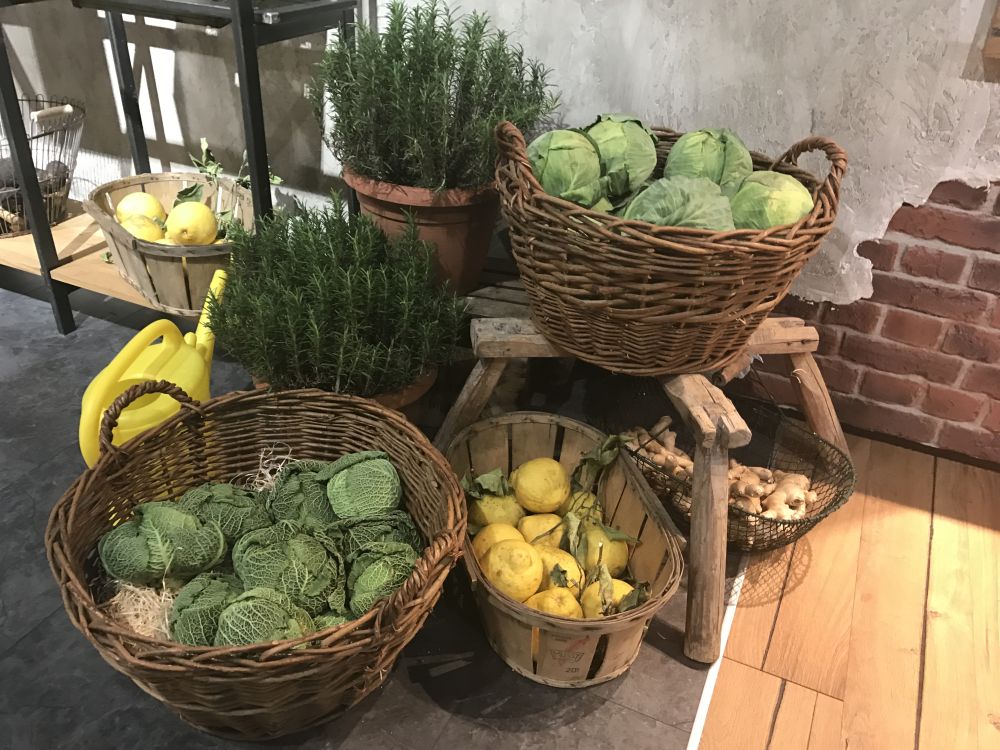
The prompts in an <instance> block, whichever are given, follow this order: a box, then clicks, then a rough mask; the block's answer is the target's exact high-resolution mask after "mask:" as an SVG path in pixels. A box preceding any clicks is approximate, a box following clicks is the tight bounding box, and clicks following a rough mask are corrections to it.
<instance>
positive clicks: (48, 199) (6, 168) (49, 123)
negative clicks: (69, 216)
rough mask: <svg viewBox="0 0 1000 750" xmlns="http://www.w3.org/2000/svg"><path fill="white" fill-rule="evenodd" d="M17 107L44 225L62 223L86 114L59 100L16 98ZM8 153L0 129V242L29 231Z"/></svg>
mask: <svg viewBox="0 0 1000 750" xmlns="http://www.w3.org/2000/svg"><path fill="white" fill-rule="evenodd" d="M18 104H19V106H20V110H21V119H22V121H23V122H24V130H25V133H26V134H27V136H28V147H29V149H30V150H31V160H32V162H33V164H34V168H35V174H36V176H37V177H38V186H39V187H40V188H41V191H42V202H43V203H44V205H45V212H46V215H47V218H48V222H49V224H56V223H58V222H60V221H62V220H63V219H65V218H66V213H67V209H68V203H69V188H70V183H71V182H72V181H73V170H74V169H76V155H77V153H78V152H79V150H80V136H81V134H82V133H83V121H84V118H85V116H86V112H85V110H84V108H83V105H82V104H80V102H77V101H75V100H73V99H67V98H62V97H52V96H45V95H39V96H31V97H22V98H20V99H18ZM11 147H12V144H11V142H10V139H9V138H8V136H7V133H6V132H4V129H3V126H0V237H12V236H14V235H18V234H25V233H27V232H30V231H31V223H30V221H29V219H28V211H27V207H26V205H25V203H26V202H25V198H24V192H23V190H22V186H21V185H20V184H19V180H18V176H17V171H16V170H15V169H14V159H13V155H12V153H11ZM23 166H24V167H26V168H27V169H31V167H32V165H31V164H27V165H23Z"/></svg>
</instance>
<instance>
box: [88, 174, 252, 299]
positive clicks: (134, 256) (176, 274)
mask: <svg viewBox="0 0 1000 750" xmlns="http://www.w3.org/2000/svg"><path fill="white" fill-rule="evenodd" d="M198 184H200V185H203V186H204V187H203V188H202V190H203V194H202V200H201V202H202V203H204V204H206V205H207V206H209V207H210V208H211V209H212V210H214V211H215V212H216V213H217V214H218V213H222V212H223V211H229V210H232V212H233V218H234V219H235V220H237V221H239V222H241V223H242V224H243V226H245V227H246V228H247V229H250V228H252V227H253V222H254V217H253V198H252V196H251V194H250V191H249V190H247V189H246V188H243V187H240V186H239V185H237V184H236V182H235V181H234V180H232V179H230V178H228V177H221V178H219V179H218V181H217V182H216V181H213V180H212V179H211V178H209V177H208V176H207V175H203V174H198V173H197V172H166V173H163V174H141V175H137V176H135V177H125V178H123V179H120V180H114V181H113V182H108V183H105V184H104V185H101V186H100V187H98V188H97V189H95V190H94V191H93V192H92V193H91V194H90V199H89V200H87V201H84V204H83V207H84V208H85V209H86V211H87V213H89V214H90V215H91V216H93V217H94V220H95V221H96V222H97V223H98V224H99V225H100V226H101V230H102V231H103V232H104V239H105V240H107V243H108V250H110V251H111V257H112V259H113V260H114V262H115V265H116V266H117V268H118V273H120V274H121V275H122V278H124V279H125V280H126V281H127V282H128V283H129V284H131V285H132V286H133V287H134V288H135V289H136V290H137V291H138V292H139V293H140V294H142V296H143V297H145V298H146V300H147V301H148V302H149V303H150V305H151V306H152V307H155V308H156V309H157V310H162V311H164V312H168V313H172V314H174V315H187V316H190V317H197V316H198V315H199V314H200V313H201V308H202V305H203V304H204V302H205V295H206V294H208V287H209V285H210V284H211V282H212V275H213V274H214V273H215V272H216V271H217V270H218V269H220V268H225V267H226V266H227V265H228V264H229V253H230V251H231V249H232V248H231V245H229V243H225V242H224V243H220V244H218V245H186V246H183V245H160V244H157V243H155V242H146V241H145V240H140V239H138V238H136V237H134V236H133V235H131V234H130V233H129V232H128V231H126V230H125V228H124V227H122V226H121V224H119V223H118V222H117V221H116V220H115V206H117V205H118V201H120V200H121V199H122V198H124V197H125V196H126V195H128V194H129V193H135V192H137V191H142V192H145V193H149V194H150V195H154V196H156V198H158V199H159V201H160V203H162V204H163V207H164V208H165V209H166V210H167V211H168V212H169V211H170V207H171V206H173V204H174V199H175V198H176V197H177V193H179V192H180V191H181V190H183V189H184V188H186V187H190V186H192V185H198Z"/></svg>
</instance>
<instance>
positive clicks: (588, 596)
mask: <svg viewBox="0 0 1000 750" xmlns="http://www.w3.org/2000/svg"><path fill="white" fill-rule="evenodd" d="M631 591H632V586H630V585H629V584H627V583H625V581H620V580H618V579H617V578H613V579H612V580H611V592H612V594H611V602H612V604H614V605H615V606H616V607H617V606H618V604H619V603H620V602H621V600H622V598H624V596H625V595H626V594H628V593H631ZM580 606H581V607H582V608H583V616H584V617H585V618H586V619H588V620H592V619H595V618H597V617H604V615H603V614H602V613H601V584H600V582H599V581H594V582H593V583H592V584H590V585H589V586H587V588H585V589H584V590H583V594H582V595H581V596H580Z"/></svg>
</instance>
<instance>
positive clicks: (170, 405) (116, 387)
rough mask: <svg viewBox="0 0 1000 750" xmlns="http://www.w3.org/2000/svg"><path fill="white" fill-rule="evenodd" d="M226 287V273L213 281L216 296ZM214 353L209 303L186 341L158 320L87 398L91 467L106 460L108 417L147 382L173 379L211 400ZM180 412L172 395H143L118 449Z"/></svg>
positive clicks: (84, 411)
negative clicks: (103, 434) (103, 433)
mask: <svg viewBox="0 0 1000 750" xmlns="http://www.w3.org/2000/svg"><path fill="white" fill-rule="evenodd" d="M225 285H226V273H225V271H221V270H219V271H216V272H215V275H214V276H213V277H212V284H211V287H210V288H211V293H212V294H215V296H216V297H221V296H222V290H223V288H224V287H225ZM159 339H162V341H160V343H154V342H156V341H157V340H159ZM214 349H215V336H214V335H213V334H212V331H211V329H209V327H208V305H207V303H206V305H205V307H204V308H203V309H202V311H201V317H200V318H199V319H198V328H197V330H195V332H194V333H188V334H186V335H183V336H182V335H181V332H180V330H179V329H178V328H177V326H175V325H174V324H173V323H171V322H170V321H169V320H158V321H156V322H155V323H150V324H149V325H148V326H146V327H145V328H143V329H142V330H141V331H139V333H137V334H136V335H135V336H134V337H133V339H132V340H131V341H130V342H128V344H126V345H125V348H124V349H122V350H121V351H120V352H119V353H118V356H116V357H115V358H114V359H113V360H111V364H109V365H108V366H107V367H105V368H104V369H103V370H101V372H100V373H99V374H98V375H97V377H95V378H94V379H93V380H92V381H91V383H90V385H89V386H87V390H86V391H85V392H84V394H83V404H82V408H81V410H80V452H81V453H82V454H83V459H84V460H85V461H86V462H87V465H88V466H93V465H94V464H95V463H96V462H97V458H98V456H99V455H100V447H99V442H98V435H99V433H100V427H101V418H102V416H103V415H104V412H105V411H106V410H107V408H108V407H109V406H110V405H111V402H112V401H114V400H115V399H116V398H118V396H120V395H121V394H122V393H124V392H125V391H126V390H127V389H128V388H130V387H131V386H133V385H137V384H139V383H142V382H145V381H147V380H167V381H169V382H171V383H174V384H175V385H178V386H180V387H181V388H183V389H184V391H185V392H187V393H188V395H190V396H191V398H193V399H195V400H197V401H205V400H207V399H208V397H209V379H210V375H211V371H212V352H213V351H214ZM179 408H180V404H179V403H178V402H177V401H175V400H174V399H172V398H171V397H170V396H166V395H163V394H149V395H147V396H143V397H142V398H140V399H138V400H136V401H134V402H133V403H132V404H130V405H129V406H128V407H127V408H126V409H125V410H124V411H123V412H122V414H121V416H120V417H119V418H118V428H117V429H116V430H115V435H114V441H113V442H114V444H115V445H121V444H122V443H124V442H126V441H128V440H131V439H132V438H134V437H135V436H136V435H138V434H139V433H142V432H145V431H146V430H149V429H152V428H153V427H156V426H157V425H158V424H160V423H161V422H162V421H163V420H165V419H167V418H168V417H170V416H172V415H173V414H174V413H175V412H176V411H177V410H178V409H179Z"/></svg>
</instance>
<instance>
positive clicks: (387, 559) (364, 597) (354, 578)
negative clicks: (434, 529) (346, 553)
mask: <svg viewBox="0 0 1000 750" xmlns="http://www.w3.org/2000/svg"><path fill="white" fill-rule="evenodd" d="M418 557H419V555H418V554H417V552H416V550H414V549H413V547H411V546H410V545H409V544H405V543H403V542H372V543H370V544H367V545H365V546H364V547H362V548H361V550H360V551H359V552H358V554H357V555H356V556H355V557H354V559H353V560H351V574H350V575H349V576H348V577H347V589H348V591H349V592H350V596H351V612H353V613H354V616H355V617H361V616H362V615H364V614H365V613H366V612H368V611H369V610H370V609H371V608H372V607H374V606H375V603H376V602H377V601H379V600H380V599H384V598H385V597H387V596H389V595H390V594H392V593H393V592H395V591H396V589H398V588H399V587H400V586H402V585H403V582H404V581H406V579H407V578H409V577H410V573H412V572H413V566H414V565H415V564H416V562H417V558H418Z"/></svg>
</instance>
